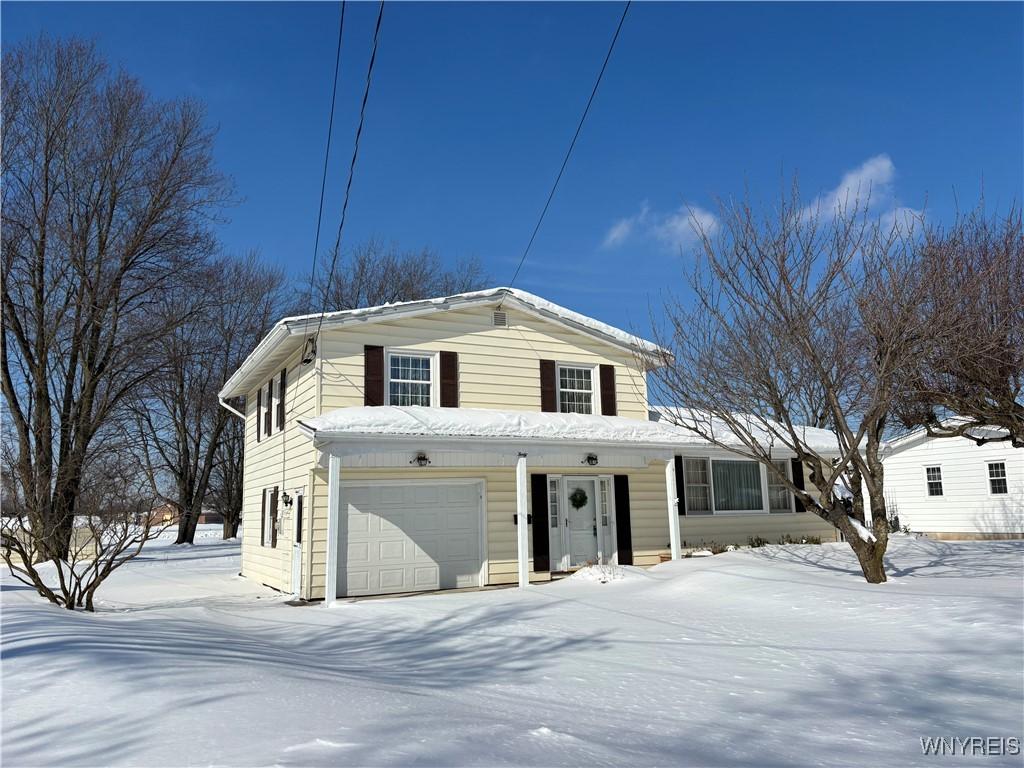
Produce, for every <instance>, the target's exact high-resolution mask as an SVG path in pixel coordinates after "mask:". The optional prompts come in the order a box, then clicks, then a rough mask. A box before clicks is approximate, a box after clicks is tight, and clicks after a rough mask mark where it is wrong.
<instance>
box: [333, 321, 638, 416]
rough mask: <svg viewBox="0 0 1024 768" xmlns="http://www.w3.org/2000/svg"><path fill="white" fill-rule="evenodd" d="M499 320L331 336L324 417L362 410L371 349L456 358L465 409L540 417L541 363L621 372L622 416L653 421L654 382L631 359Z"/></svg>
mask: <svg viewBox="0 0 1024 768" xmlns="http://www.w3.org/2000/svg"><path fill="white" fill-rule="evenodd" d="M492 313H493V311H492V310H491V309H490V308H472V309H461V310H450V311H446V312H436V313H434V314H430V315H420V316H417V317H412V318H403V319H399V320H395V321H392V322H377V323H372V324H368V325H366V326H364V327H352V326H349V327H347V328H344V329H338V330H333V331H326V332H324V334H323V336H322V339H321V345H322V348H323V356H324V361H323V384H322V393H321V394H322V404H321V407H322V412H327V411H331V410H333V409H335V408H343V407H346V406H353V405H362V404H363V393H362V389H363V347H364V345H367V344H371V345H379V346H384V347H390V348H399V349H410V350H422V351H424V352H438V351H440V350H449V351H452V352H457V353H458V354H459V405H460V407H462V408H491V409H499V410H518V411H539V410H540V368H539V362H538V361H540V360H542V359H547V360H556V361H558V362H566V363H581V364H584V365H601V364H606V365H614V366H615V388H616V398H617V406H618V415H619V416H627V417H630V418H635V419H643V420H646V419H647V382H646V378H645V377H644V375H643V373H642V371H640V369H639V367H638V365H637V361H636V359H635V358H634V356H633V354H632V353H630V352H628V351H626V350H622V349H619V348H618V347H616V346H614V345H612V344H608V343H606V342H602V341H600V340H598V339H595V338H593V337H592V336H589V335H587V334H584V333H580V332H578V331H575V330H573V329H571V328H566V327H564V326H561V325H559V324H557V323H553V322H550V321H546V320H541V319H538V318H536V317H533V316H532V315H529V314H526V313H524V312H519V311H514V310H509V312H508V323H509V326H508V327H505V328H495V327H494V326H493V325H492ZM596 378H597V377H596V372H595V379H596ZM435 386H437V383H436V382H435ZM595 411H596V412H598V413H600V404H599V403H595Z"/></svg>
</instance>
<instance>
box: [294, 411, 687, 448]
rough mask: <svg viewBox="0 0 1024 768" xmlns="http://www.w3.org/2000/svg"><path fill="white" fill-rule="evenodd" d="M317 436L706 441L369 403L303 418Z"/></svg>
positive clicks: (579, 417) (663, 431) (603, 420)
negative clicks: (364, 405) (363, 405)
mask: <svg viewBox="0 0 1024 768" xmlns="http://www.w3.org/2000/svg"><path fill="white" fill-rule="evenodd" d="M300 423H301V424H302V426H304V427H305V428H306V429H307V431H309V432H312V433H314V434H315V436H316V437H317V438H339V437H366V436H368V435H373V436H379V437H435V438H477V439H485V440H497V441H505V440H511V441H576V442H584V443H591V444H602V443H621V444H626V445H629V444H632V445H656V446H660V447H670V446H673V445H679V444H681V443H690V444H701V443H703V442H704V441H703V440H701V439H700V438H699V437H697V436H696V435H693V434H690V433H687V432H685V431H683V430H680V429H679V428H677V427H674V426H672V425H671V424H658V423H656V422H653V421H642V420H640V419H628V418H625V417H623V416H589V415H584V414H580V413H546V412H540V411H495V410H485V409H478V408H427V407H422V406H410V407H399V406H367V407H356V408H339V409H337V410H334V411H331V412H330V413H326V414H324V415H323V416H319V417H316V418H312V419H304V420H302V422H300Z"/></svg>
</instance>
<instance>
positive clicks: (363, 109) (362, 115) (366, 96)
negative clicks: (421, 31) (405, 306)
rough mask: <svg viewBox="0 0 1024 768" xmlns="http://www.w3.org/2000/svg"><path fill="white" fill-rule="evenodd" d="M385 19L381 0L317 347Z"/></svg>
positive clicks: (318, 327)
mask: <svg viewBox="0 0 1024 768" xmlns="http://www.w3.org/2000/svg"><path fill="white" fill-rule="evenodd" d="M383 19H384V0H380V6H379V8H378V10H377V26H376V27H375V28H374V30H373V48H372V50H371V51H370V63H369V64H368V65H367V67H366V85H365V87H364V88H363V102H362V105H361V106H360V107H359V124H358V125H357V126H356V138H355V142H354V143H353V146H352V159H351V160H350V161H349V165H348V182H347V183H346V184H345V198H344V200H343V201H342V205H341V220H340V221H339V222H338V234H337V236H336V237H335V238H334V249H333V251H332V252H331V269H330V271H329V272H328V273H327V285H326V286H325V288H324V300H323V307H322V309H321V310H320V319H319V320H318V321H317V324H316V333H314V334H313V348H314V349H315V348H316V343H317V340H318V339H319V338H320V329H321V327H322V326H323V323H324V314H325V313H326V312H327V297H328V296H329V295H330V292H331V283H333V282H334V271H335V269H336V267H337V264H338V253H339V251H340V250H341V233H342V230H344V228H345V216H346V214H347V213H348V200H349V196H350V194H351V192H352V178H353V176H354V175H355V171H356V160H357V159H358V157H359V139H360V138H361V137H362V135H363V123H364V121H365V119H366V103H367V101H369V98H370V83H371V81H372V79H373V65H374V62H376V60H377V44H378V43H379V41H380V28H381V22H382V21H383Z"/></svg>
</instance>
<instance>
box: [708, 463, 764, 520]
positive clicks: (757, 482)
mask: <svg viewBox="0 0 1024 768" xmlns="http://www.w3.org/2000/svg"><path fill="white" fill-rule="evenodd" d="M711 475H712V480H713V481H714V484H715V511H716V512H754V511H762V510H764V497H763V496H762V495H761V467H760V465H759V464H758V463H757V462H756V461H733V460H725V459H716V460H715V461H713V462H711Z"/></svg>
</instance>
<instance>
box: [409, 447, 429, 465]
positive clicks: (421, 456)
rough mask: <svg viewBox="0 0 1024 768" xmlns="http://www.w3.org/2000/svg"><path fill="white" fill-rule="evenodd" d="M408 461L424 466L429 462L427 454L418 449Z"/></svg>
mask: <svg viewBox="0 0 1024 768" xmlns="http://www.w3.org/2000/svg"><path fill="white" fill-rule="evenodd" d="M409 463H410V464H415V465H416V466H417V467H425V466H427V465H428V464H429V463H430V459H428V458H427V454H425V453H424V452H423V451H420V452H419V453H417V454H416V458H415V459H413V460H412V461H410V462H409Z"/></svg>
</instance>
